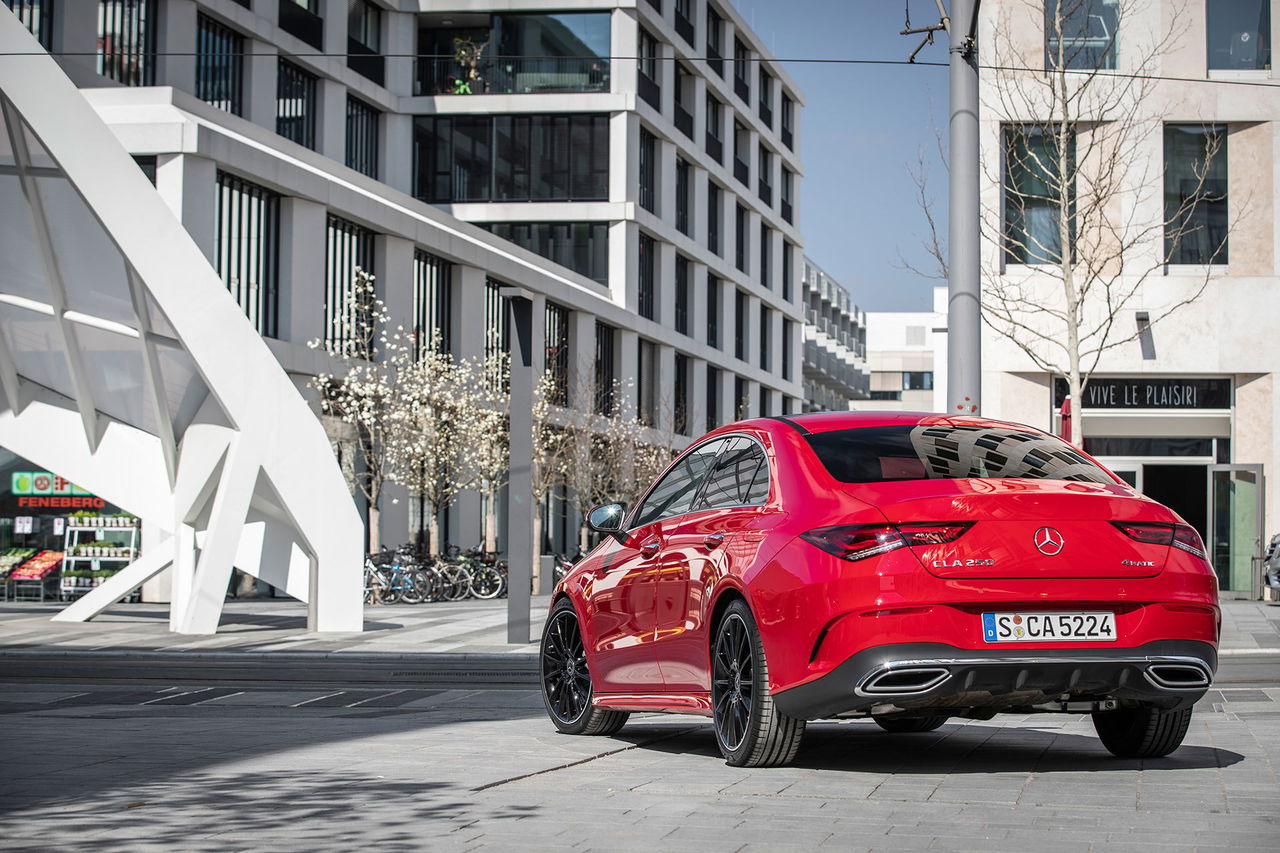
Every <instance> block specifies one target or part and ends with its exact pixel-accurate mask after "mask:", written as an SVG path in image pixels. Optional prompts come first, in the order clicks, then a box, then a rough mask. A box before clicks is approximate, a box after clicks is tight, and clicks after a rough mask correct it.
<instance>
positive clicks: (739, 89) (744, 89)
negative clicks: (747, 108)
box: [733, 74, 751, 104]
mask: <svg viewBox="0 0 1280 853" xmlns="http://www.w3.org/2000/svg"><path fill="white" fill-rule="evenodd" d="M733 91H734V94H736V95H737V96H738V97H739V98H741V99H742V103H744V104H750V103H751V84H750V83H748V82H747V81H746V80H745V79H743V78H742V77H739V76H737V75H736V74H735V75H734V77H733Z"/></svg>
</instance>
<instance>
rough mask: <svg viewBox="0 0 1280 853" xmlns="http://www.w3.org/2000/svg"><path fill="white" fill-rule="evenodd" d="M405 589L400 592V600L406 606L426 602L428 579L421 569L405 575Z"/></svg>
mask: <svg viewBox="0 0 1280 853" xmlns="http://www.w3.org/2000/svg"><path fill="white" fill-rule="evenodd" d="M403 583H404V588H403V589H401V590H400V600H401V601H403V602H404V603H405V604H421V603H422V602H424V601H426V596H425V595H424V592H425V591H426V588H427V578H426V576H425V575H424V574H423V573H422V570H421V569H413V570H412V571H408V572H405V574H404V580H403Z"/></svg>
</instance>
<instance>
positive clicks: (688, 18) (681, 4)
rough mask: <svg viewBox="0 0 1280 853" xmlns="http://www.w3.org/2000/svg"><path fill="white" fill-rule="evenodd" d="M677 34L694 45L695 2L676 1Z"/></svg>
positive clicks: (688, 0)
mask: <svg viewBox="0 0 1280 853" xmlns="http://www.w3.org/2000/svg"><path fill="white" fill-rule="evenodd" d="M675 6H676V32H677V33H679V34H680V38H682V39H684V40H685V41H686V42H688V43H689V44H693V35H694V32H693V0H676V3H675Z"/></svg>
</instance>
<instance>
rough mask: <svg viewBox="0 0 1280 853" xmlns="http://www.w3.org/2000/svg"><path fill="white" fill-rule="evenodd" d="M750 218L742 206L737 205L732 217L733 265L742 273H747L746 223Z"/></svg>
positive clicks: (748, 249)
mask: <svg viewBox="0 0 1280 853" xmlns="http://www.w3.org/2000/svg"><path fill="white" fill-rule="evenodd" d="M748 221H750V217H749V216H748V215H747V209H746V208H745V207H743V206H742V205H738V209H737V210H736V211H735V212H734V216H733V230H734V235H733V264H734V266H736V267H737V268H738V269H740V270H741V271H742V272H746V271H747V258H748V257H749V256H748V252H749V251H750V248H751V247H750V246H748V245H747V222H748Z"/></svg>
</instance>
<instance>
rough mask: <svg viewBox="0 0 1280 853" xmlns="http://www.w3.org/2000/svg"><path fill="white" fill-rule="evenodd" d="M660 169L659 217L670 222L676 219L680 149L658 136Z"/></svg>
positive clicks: (657, 166) (656, 166) (657, 165)
mask: <svg viewBox="0 0 1280 853" xmlns="http://www.w3.org/2000/svg"><path fill="white" fill-rule="evenodd" d="M657 139H658V145H657V149H658V151H657V154H658V159H657V162H656V163H654V164H653V165H654V168H655V169H657V170H658V214H657V215H658V218H659V219H665V220H666V221H668V222H675V219H676V155H677V154H678V153H679V151H680V149H679V148H677V147H676V144H675V143H674V142H670V141H668V140H666V139H663V138H662V137H661V136H659V137H657Z"/></svg>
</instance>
